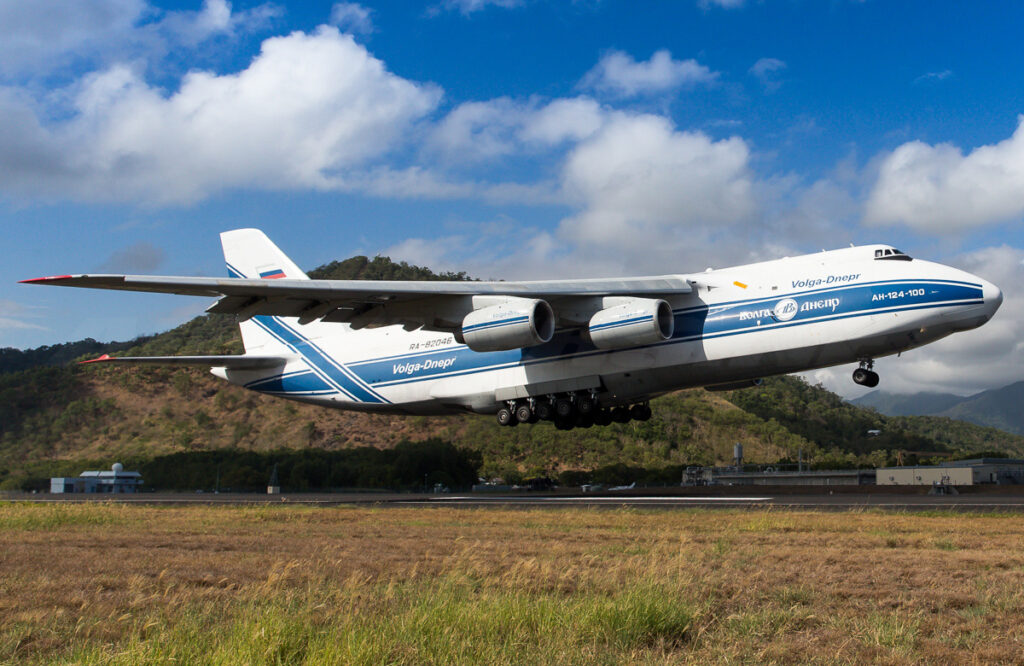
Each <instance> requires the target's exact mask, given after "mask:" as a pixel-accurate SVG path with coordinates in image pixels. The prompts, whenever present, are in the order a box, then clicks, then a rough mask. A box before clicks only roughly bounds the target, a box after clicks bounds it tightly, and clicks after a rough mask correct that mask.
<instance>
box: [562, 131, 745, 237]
mask: <svg viewBox="0 0 1024 666" xmlns="http://www.w3.org/2000/svg"><path fill="white" fill-rule="evenodd" d="M749 158H750V151H749V149H748V147H747V145H746V143H745V142H744V141H743V140H742V139H739V138H731V139H725V140H722V141H713V140H712V139H710V138H709V137H708V136H707V135H705V134H703V133H700V132H679V131H676V130H675V129H674V128H673V127H672V125H671V123H670V122H669V121H668V120H667V119H666V118H664V117H661V116H652V115H640V116H627V115H619V116H617V117H615V118H614V119H613V120H612V121H610V122H608V123H607V124H606V125H605V126H604V128H603V129H602V130H601V131H600V132H598V133H597V134H595V135H594V136H592V137H591V138H589V139H587V140H586V141H584V142H582V143H581V144H579V145H578V146H576V147H575V148H574V149H573V150H572V152H571V153H570V154H569V157H568V159H567V161H566V165H565V171H564V174H563V188H564V191H565V192H566V195H567V197H568V199H569V200H571V201H575V202H578V203H579V204H580V206H581V210H580V212H579V213H578V214H576V215H573V216H572V217H570V218H568V219H566V220H565V221H564V222H563V223H562V226H561V228H560V230H559V231H560V234H561V235H562V236H563V237H568V238H572V239H573V240H574V242H579V243H584V244H603V245H606V246H607V247H609V248H615V249H618V250H620V251H621V250H623V249H625V248H628V247H634V246H636V247H638V248H640V249H642V248H644V247H647V248H657V247H664V246H665V244H666V242H667V243H668V245H671V244H672V243H671V242H670V241H669V240H668V238H666V237H665V236H666V235H668V236H669V237H671V236H672V235H673V234H681V233H689V234H692V233H697V234H700V235H702V236H703V235H705V234H707V233H708V232H709V231H710V230H712V229H715V228H721V225H735V224H742V223H743V222H744V221H746V220H749V219H750V217H751V215H752V214H753V213H754V210H755V202H754V197H753V191H752V175H751V173H750V172H749V165H748V162H749ZM659 238H660V239H661V240H658V239H659Z"/></svg>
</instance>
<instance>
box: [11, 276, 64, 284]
mask: <svg viewBox="0 0 1024 666" xmlns="http://www.w3.org/2000/svg"><path fill="white" fill-rule="evenodd" d="M70 277H71V276H70V275H50V276H47V277H40V278H31V279H28V280H18V283H19V284H31V283H33V282H46V281H47V280H67V279H69V278H70Z"/></svg>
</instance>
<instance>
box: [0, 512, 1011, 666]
mask: <svg viewBox="0 0 1024 666" xmlns="http://www.w3.org/2000/svg"><path fill="white" fill-rule="evenodd" d="M0 572H2V574H0V660H2V661H4V662H11V663H33V662H70V663H87V664H88V663H97V664H99V663H102V664H107V663H123V664H137V663H172V662H173V663H178V664H181V663H186V664H189V663H224V664H249V663H283V664H298V663H308V664H322V663H336V664H379V663H395V664H422V663H438V664H442V663H443V664H447V663H459V664H479V663H498V664H525V663H560V664H591V663H609V664H611V663H708V662H715V663H771V662H778V663H795V662H820V663H863V662H870V661H875V662H883V663H911V662H917V661H928V662H950V663H963V662H991V663H1024V520H1022V519H1021V517H1020V516H1019V515H1012V516H1011V515H1006V516H1001V515H977V514H892V513H873V512H867V513H817V512H791V511H753V512H748V511H738V510H737V511H732V510H692V511H638V510H607V511H603V510H587V509H538V510H500V509H479V510H473V509H454V508H453V509H448V508H436V509H426V508H410V509H392V508H389V509H368V508H352V507H331V508H313V507H301V506H288V505H280V506H279V505H263V506H254V507H232V506H211V507H183V508H177V507H169V508H162V507H147V506H134V505H133V506H127V505H119V504H96V503H86V504H35V505H33V504H11V503H7V504H0Z"/></svg>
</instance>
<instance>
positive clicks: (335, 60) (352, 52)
mask: <svg viewBox="0 0 1024 666" xmlns="http://www.w3.org/2000/svg"><path fill="white" fill-rule="evenodd" d="M440 95H441V93H440V91H439V90H438V89H436V88H435V87H433V86H430V85H420V84H416V83H413V82H410V81H407V80H405V79H402V78H400V77H397V76H395V75H394V74H391V73H390V72H388V71H387V70H386V68H385V67H384V64H383V63H382V62H380V61H379V60H377V59H375V58H373V57H372V56H371V55H370V54H369V53H368V52H367V51H366V50H365V49H364V48H363V47H362V46H360V45H358V44H356V43H355V42H354V41H353V39H352V38H351V36H349V35H342V34H340V33H339V32H338V30H337V29H335V28H332V27H326V26H325V27H321V28H320V29H319V30H318V31H317V32H315V33H313V34H305V33H302V32H295V33H292V34H291V35H288V36H286V37H276V38H272V39H268V40H266V41H265V42H264V43H263V46H262V49H261V52H260V54H259V55H258V56H257V57H256V58H255V59H254V60H253V61H252V63H251V64H250V65H249V67H248V68H247V69H245V70H244V71H242V72H239V73H237V74H226V75H216V74H212V73H208V72H192V73H190V74H188V75H187V76H186V77H185V78H184V79H183V81H182V83H181V86H180V88H179V89H178V90H177V91H176V92H174V93H173V94H170V95H166V94H164V93H163V92H162V91H160V90H159V89H156V88H153V87H151V86H150V85H148V84H147V83H146V82H145V81H144V80H143V79H142V77H141V75H140V74H139V73H138V72H137V71H135V70H133V69H132V68H130V67H128V66H125V65H118V66H114V67H111V68H109V69H107V70H104V71H102V72H98V73H96V74H93V75H90V76H89V77H87V78H86V79H84V80H83V81H82V82H81V84H80V85H79V86H78V89H77V92H76V94H75V96H74V100H75V111H76V112H77V113H76V115H75V116H74V117H73V118H72V119H71V120H69V121H66V122H64V123H62V124H58V125H55V126H52V127H44V126H43V125H42V124H41V123H40V122H39V121H38V120H37V117H36V115H35V114H34V113H33V112H32V110H31V109H30V108H29V106H28V105H27V103H26V101H25V99H24V98H23V96H22V97H19V96H18V95H17V94H7V95H4V94H2V91H0V114H2V115H0V119H2V120H3V121H4V122H2V123H0V126H2V127H8V128H9V129H8V131H0V188H2V189H4V190H7V191H8V192H13V193H16V194H22V195H25V194H27V195H43V196H45V195H54V196H67V195H69V194H70V195H72V196H76V197H78V198H82V199H96V200H142V201H147V202H155V203H170V202H179V203H180V202H190V201H195V200H198V199H201V198H203V197H205V196H208V195H209V194H210V193H212V192H217V191H220V190H223V189H227V188H233V187H261V188H268V189H282V188H307V189H308V188H313V189H316V188H337V189H345V188H348V187H349V183H348V180H347V178H348V176H349V175H350V172H351V171H352V170H353V169H357V168H359V169H362V168H364V167H366V165H367V164H368V163H370V162H372V161H373V160H374V159H376V158H380V157H381V156H383V155H384V154H386V153H387V152H388V151H389V150H390V149H391V148H393V147H394V146H395V145H396V144H397V143H399V141H400V138H402V137H403V136H404V135H405V134H406V133H407V132H408V131H409V130H410V128H411V126H412V125H413V123H415V122H417V121H418V120H419V119H421V118H423V117H424V116H425V115H426V114H428V113H429V112H431V111H432V110H433V109H434V108H435V107H436V105H437V103H438V101H439V99H440ZM12 125H13V127H12ZM58 147H59V149H58ZM357 175H358V176H359V177H363V176H364V174H362V173H359V174H357Z"/></svg>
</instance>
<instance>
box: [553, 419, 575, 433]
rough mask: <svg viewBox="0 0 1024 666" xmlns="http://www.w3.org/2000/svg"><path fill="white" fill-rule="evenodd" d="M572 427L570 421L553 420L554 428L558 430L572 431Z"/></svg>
mask: <svg viewBox="0 0 1024 666" xmlns="http://www.w3.org/2000/svg"><path fill="white" fill-rule="evenodd" d="M574 427H575V425H574V424H573V423H572V422H571V421H565V420H563V419H555V428H557V429H558V430H572V429H573V428H574Z"/></svg>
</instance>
